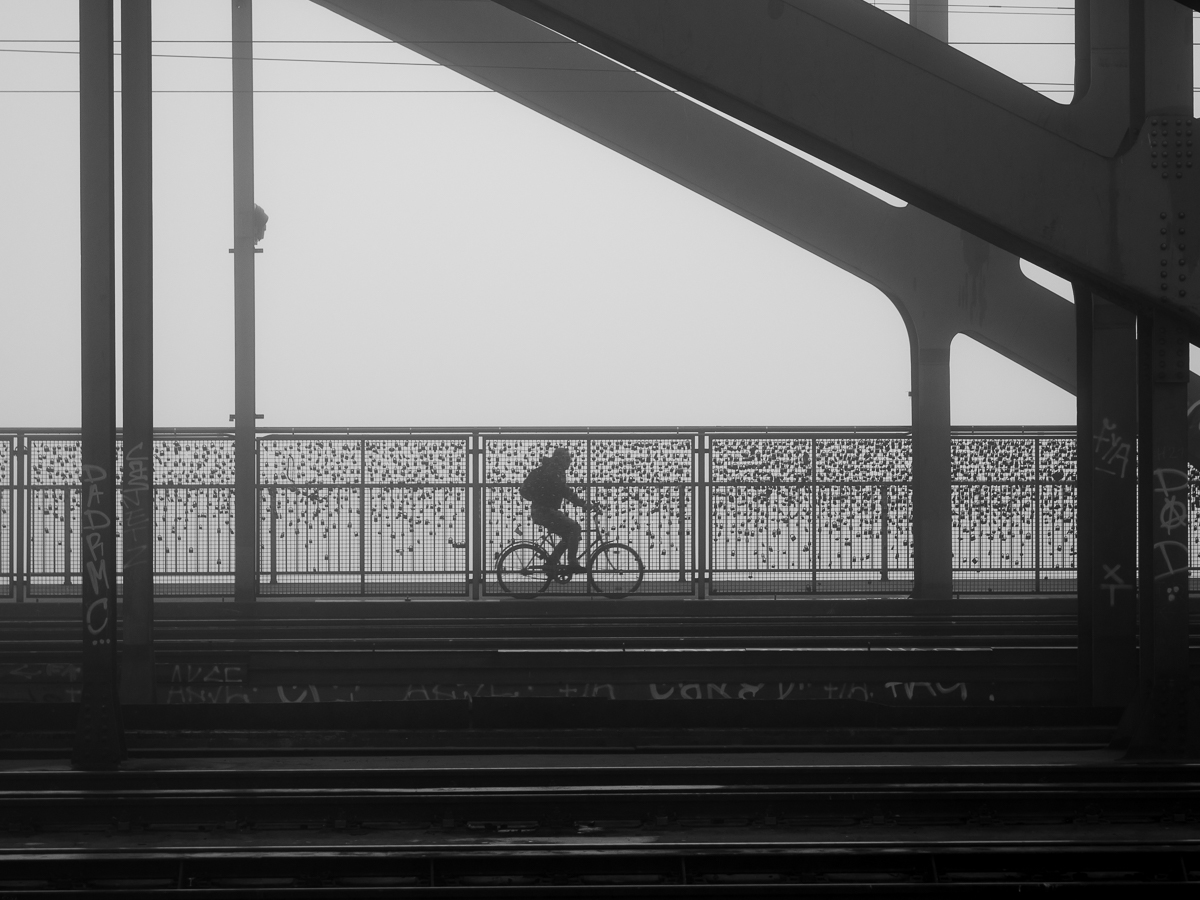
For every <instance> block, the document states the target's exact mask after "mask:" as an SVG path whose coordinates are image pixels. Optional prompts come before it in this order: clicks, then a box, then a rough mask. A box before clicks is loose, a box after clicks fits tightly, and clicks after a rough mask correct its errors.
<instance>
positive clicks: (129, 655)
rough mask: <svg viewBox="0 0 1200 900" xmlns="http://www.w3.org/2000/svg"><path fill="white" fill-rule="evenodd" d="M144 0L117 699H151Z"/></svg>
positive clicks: (149, 209) (132, 6)
mask: <svg viewBox="0 0 1200 900" xmlns="http://www.w3.org/2000/svg"><path fill="white" fill-rule="evenodd" d="M150 54H151V44H150V0H121V202H122V206H121V228H122V235H121V253H122V292H123V297H122V301H123V305H122V316H121V323H122V351H121V352H122V365H123V367H124V379H123V381H124V384H123V389H124V398H123V401H124V402H123V413H124V417H123V419H124V428H123V430H122V436H123V443H122V446H123V452H124V455H123V459H124V470H123V476H124V477H123V478H122V485H121V514H122V516H123V524H124V526H125V527H124V534H123V535H122V541H123V550H124V554H125V559H124V576H125V583H124V587H123V593H122V615H123V616H124V633H123V635H122V637H121V699H122V701H124V702H125V703H153V702H154V487H153V485H154V201H153V178H152V171H153V169H152V165H153V146H152V127H151V125H152V118H151V72H150Z"/></svg>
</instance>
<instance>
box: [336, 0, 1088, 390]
mask: <svg viewBox="0 0 1200 900" xmlns="http://www.w3.org/2000/svg"><path fill="white" fill-rule="evenodd" d="M316 2H318V3H319V4H320V5H322V6H325V7H327V8H329V9H330V10H332V11H334V12H337V13H339V14H341V15H343V16H346V17H347V18H350V19H352V20H353V21H356V22H358V23H360V24H362V25H364V26H365V27H367V28H370V29H371V30H373V31H375V32H377V33H379V34H382V35H384V36H386V37H389V38H392V39H393V40H398V41H403V42H405V44H406V45H407V46H408V47H410V48H411V49H413V50H415V51H416V52H418V53H421V54H422V55H424V56H426V57H428V58H430V59H433V60H436V61H437V62H440V63H442V64H444V65H446V66H447V67H449V68H451V69H453V70H454V71H456V72H459V73H460V74H463V75H465V76H466V77H468V78H471V79H473V80H475V81H477V82H479V83H480V84H484V85H486V86H488V87H490V88H493V89H495V90H496V91H498V92H500V93H502V94H504V95H506V96H508V97H510V98H511V99H513V100H515V101H517V102H518V103H521V104H522V105H524V106H526V107H528V108H530V109H532V110H534V111H536V112H538V113H540V114H542V115H544V116H547V117H548V118H551V119H553V120H555V121H557V122H560V123H562V124H563V125H565V126H567V127H569V128H572V129H573V130H575V131H577V132H579V133H581V134H583V135H585V136H587V137H589V138H591V139H592V140H595V141H597V142H599V143H601V144H603V145H605V146H607V147H610V148H611V149H613V150H615V151H617V152H618V153H621V154H622V155H624V156H626V157H628V158H630V159H632V160H634V161H636V162H638V163H640V164H642V165H644V166H646V167H647V168H650V169H651V170H653V171H655V172H658V173H660V174H662V175H664V176H665V177H667V178H670V179H671V180H672V181H675V182H676V183H678V184H681V185H683V186H685V187H687V188H689V189H691V190H693V191H696V192H697V193H699V194H701V195H702V196H705V197H708V198H709V199H711V200H713V201H714V202H716V203H718V204H720V205H721V206H724V207H725V208H726V209H729V210H731V211H733V212H736V213H738V214H739V215H741V216H744V217H745V218H747V219H749V220H750V221H752V222H755V223H756V224H758V225H761V226H762V227H764V228H766V229H768V230H769V231H772V232H774V233H775V234H777V235H779V236H781V237H783V238H784V239H786V240H788V241H791V242H792V243H794V244H796V245H798V246H800V247H803V248H804V249H806V250H809V251H810V252H812V253H814V254H816V255H817V256H820V257H821V258H823V259H825V260H827V261H829V262H831V263H833V264H834V265H836V266H838V267H840V268H842V269H844V270H846V271H848V272H851V273H852V274H854V275H856V276H858V277H859V278H862V279H863V280H864V281H867V282H868V283H870V284H872V285H874V286H875V287H877V288H879V289H880V290H881V291H883V292H884V293H885V294H886V295H887V296H888V297H889V298H891V300H892V301H893V302H894V303H895V304H896V305H897V307H898V308H899V309H900V311H901V314H902V315H903V317H904V318H905V321H906V324H907V325H908V327H909V329H910V331H913V332H915V335H914V336H917V335H919V336H920V337H921V338H922V343H924V344H926V345H932V346H938V347H943V348H945V349H948V348H949V343H950V341H951V340H952V338H953V337H954V335H955V334H959V333H962V334H967V335H970V336H971V337H973V338H975V339H976V340H978V341H980V342H981V343H984V344H986V345H988V346H990V347H992V348H993V349H995V350H996V351H998V352H1000V353H1002V354H1004V355H1005V356H1007V357H1009V358H1010V359H1012V360H1014V361H1015V362H1017V363H1019V364H1020V365H1022V366H1024V367H1026V368H1028V369H1030V370H1031V371H1033V372H1035V373H1036V374H1038V375H1040V376H1042V377H1043V378H1046V379H1048V380H1049V381H1051V382H1052V383H1054V384H1056V385H1058V386H1059V387H1061V388H1064V389H1065V390H1068V391H1073V390H1074V386H1075V347H1074V324H1073V323H1074V312H1073V307H1072V305H1071V304H1070V303H1069V302H1067V301H1065V300H1063V299H1062V298H1060V297H1058V296H1057V295H1055V294H1053V293H1051V292H1050V291H1047V290H1045V289H1044V288H1042V287H1040V286H1039V285H1037V284H1035V283H1033V282H1031V281H1030V280H1029V279H1027V278H1026V277H1025V276H1024V275H1023V274H1022V273H1021V271H1020V261H1019V259H1018V258H1017V257H1016V256H1014V255H1013V254H1011V253H1007V252H1005V251H1003V250H1000V249H998V248H997V247H994V246H991V245H989V244H987V243H986V242H984V241H981V240H979V239H978V238H975V237H973V236H972V235H970V234H966V233H964V232H963V231H962V230H961V229H959V228H956V227H954V226H952V225H949V224H947V223H945V222H943V221H941V220H939V219H937V218H936V217H934V216H931V215H929V214H927V213H925V212H923V211H922V210H920V209H918V208H916V207H915V206H908V207H904V208H895V207H892V206H889V205H888V204H886V203H884V202H882V201H880V200H877V199H876V198H874V197H872V196H870V195H869V194H866V193H864V192H863V191H861V190H859V189H857V188H855V187H852V186H851V185H849V184H847V183H846V182H845V181H843V180H842V179H840V178H838V177H836V176H834V175H831V174H829V173H827V172H825V171H823V170H822V169H820V168H818V167H817V166H816V165H814V164H812V163H811V162H809V161H807V160H805V159H804V158H803V157H799V156H797V155H796V154H794V153H792V152H791V151H789V150H787V149H784V148H783V147H780V146H778V145H777V144H775V143H773V142H772V141H770V140H768V139H766V138H764V137H762V136H759V135H757V134H755V133H753V132H752V131H748V130H747V129H745V128H743V127H741V126H740V125H737V124H735V123H734V122H731V121H729V120H728V119H726V118H724V117H722V116H721V115H719V114H717V113H714V112H713V111H711V110H708V109H705V108H704V107H703V106H700V105H698V104H696V103H693V102H692V101H690V100H688V99H687V98H685V97H683V96H681V95H680V94H678V93H676V92H674V91H671V90H669V89H666V88H664V87H663V86H662V85H659V84H657V83H655V82H654V81H653V80H651V79H649V78H646V77H643V76H642V75H640V74H638V73H636V72H631V71H629V70H628V69H627V68H626V67H624V66H621V65H618V64H616V63H614V62H612V61H611V60H609V59H606V58H605V57H604V56H603V55H601V54H599V53H596V52H594V51H592V50H590V49H588V48H587V47H584V46H581V45H579V44H577V43H574V42H572V41H561V40H557V39H556V37H557V36H555V35H554V34H552V33H550V32H548V31H546V29H544V28H542V27H541V26H539V25H537V24H535V23H533V22H531V21H529V20H527V19H525V18H524V17H522V16H520V15H517V14H514V13H512V12H509V11H508V10H505V9H503V8H500V7H499V6H497V5H496V4H494V3H492V2H490V0H480V2H460V3H442V2H439V0H393V2H385V0H316ZM548 41H550V42H551V43H548ZM1031 322H1037V325H1038V327H1037V328H1030V327H1029V325H1030V323H1031Z"/></svg>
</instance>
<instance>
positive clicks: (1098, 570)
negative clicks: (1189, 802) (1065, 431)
mask: <svg viewBox="0 0 1200 900" xmlns="http://www.w3.org/2000/svg"><path fill="white" fill-rule="evenodd" d="M1075 314H1076V326H1077V329H1078V345H1077V360H1078V366H1079V378H1078V393H1077V401H1078V406H1077V410H1078V411H1077V416H1076V421H1077V422H1078V429H1079V443H1078V449H1079V453H1078V473H1077V487H1078V499H1079V506H1078V516H1079V526H1078V540H1079V545H1078V546H1079V557H1078V559H1079V575H1078V584H1079V684H1080V695H1081V696H1080V700H1081V701H1082V702H1084V703H1089V704H1092V705H1095V706H1125V705H1127V704H1128V703H1129V702H1130V701H1131V700H1132V699H1133V697H1134V696H1135V694H1136V688H1137V680H1138V657H1137V653H1138V650H1137V575H1136V573H1137V458H1136V453H1137V451H1136V448H1137V338H1136V330H1135V322H1136V319H1135V317H1134V315H1133V313H1130V312H1128V311H1127V310H1125V309H1122V308H1121V307H1119V306H1117V305H1116V304H1114V303H1111V302H1109V301H1107V300H1105V299H1104V298H1102V297H1099V296H1097V295H1095V294H1093V293H1092V292H1091V291H1090V289H1089V288H1087V287H1086V286H1085V285H1076V287H1075Z"/></svg>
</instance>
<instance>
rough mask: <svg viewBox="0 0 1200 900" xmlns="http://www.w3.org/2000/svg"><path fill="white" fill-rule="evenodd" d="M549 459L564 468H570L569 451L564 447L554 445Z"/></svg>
mask: <svg viewBox="0 0 1200 900" xmlns="http://www.w3.org/2000/svg"><path fill="white" fill-rule="evenodd" d="M550 459H551V460H552V461H553V462H555V463H557V464H558V465H560V466H562V467H563V468H564V469H569V468H571V451H570V450H568V449H567V448H566V447H555V448H554V452H553V453H551V454H550Z"/></svg>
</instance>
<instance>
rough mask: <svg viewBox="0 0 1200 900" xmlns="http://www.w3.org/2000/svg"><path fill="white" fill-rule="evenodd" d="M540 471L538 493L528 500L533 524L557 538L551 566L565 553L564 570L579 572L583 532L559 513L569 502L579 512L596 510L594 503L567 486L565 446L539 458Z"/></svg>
mask: <svg viewBox="0 0 1200 900" xmlns="http://www.w3.org/2000/svg"><path fill="white" fill-rule="evenodd" d="M540 468H542V469H543V470H544V473H543V476H542V480H541V483H540V484H539V487H540V488H541V491H542V492H541V494H540V495H539V496H538V497H537V499H535V500H532V501H530V502H531V504H532V509H531V510H530V513H531V515H532V517H533V524H534V525H540V526H542V527H543V528H545V529H546V530H547V531H549V532H550V533H551V534H554V535H557V536H558V537H559V539H560V540H559V542H558V543H557V544H556V545H555V547H554V552H553V553H551V554H550V564H551V565H558V563H559V560H561V559H562V555H563V552H564V551H565V552H566V554H567V567H568V569H569V570H570V571H572V572H582V571H584V567H583V566H581V565H579V539H580V537H581V536H582V534H583V532H582V530H581V529H580V527H579V523H578V522H576V521H575V520H574V519H572V518H571V517H570V516H568V515H567V514H566V513H565V512H563V511H562V509H561V507H562V502H563V501H564V500H570V501H571V503H572V504H573V505H574V506H578V507H579V508H581V509H584V510H587V509H596V504H594V503H588V502H587V501H586V500H583V499H582V498H581V497H580V496H579V495H578V494H576V493H575V492H574V491H573V490H571V487H570V485H568V484H567V470H568V469H569V468H571V453H570V451H569V450H567V448H566V447H558V448H556V449H555V451H554V452H553V453H552V454H550V455H549V456H547V457H544V458H543V459H542V462H541V465H540Z"/></svg>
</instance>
